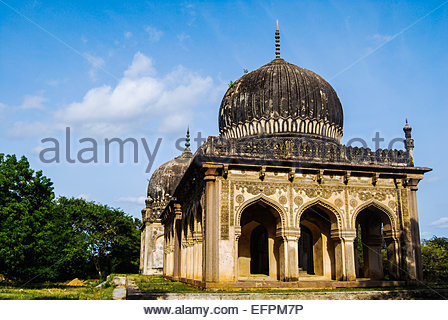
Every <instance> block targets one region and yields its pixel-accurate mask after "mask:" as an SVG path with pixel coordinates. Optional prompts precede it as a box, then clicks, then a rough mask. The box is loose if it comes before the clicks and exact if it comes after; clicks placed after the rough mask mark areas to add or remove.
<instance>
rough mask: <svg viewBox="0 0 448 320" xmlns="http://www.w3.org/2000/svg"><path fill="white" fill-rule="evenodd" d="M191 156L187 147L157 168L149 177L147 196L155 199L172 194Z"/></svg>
mask: <svg viewBox="0 0 448 320" xmlns="http://www.w3.org/2000/svg"><path fill="white" fill-rule="evenodd" d="M192 158H193V154H192V153H191V151H190V150H189V149H187V150H185V151H184V152H183V153H182V154H181V155H180V156H178V157H176V158H174V159H173V160H170V161H168V162H166V163H164V164H162V165H161V166H160V167H159V168H157V169H156V171H154V173H153V174H152V176H151V179H149V183H148V197H150V198H151V199H152V200H157V199H162V198H166V197H168V196H172V195H173V193H174V191H175V190H176V187H177V185H178V184H179V182H180V180H181V179H182V176H183V175H184V173H185V171H186V170H187V168H188V165H189V164H190V161H191V159H192Z"/></svg>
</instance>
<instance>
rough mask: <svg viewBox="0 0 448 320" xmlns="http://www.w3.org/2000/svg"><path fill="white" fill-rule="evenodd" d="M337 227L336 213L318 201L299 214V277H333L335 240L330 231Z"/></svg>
mask: <svg viewBox="0 0 448 320" xmlns="http://www.w3.org/2000/svg"><path fill="white" fill-rule="evenodd" d="M335 228H337V217H336V215H335V214H334V213H333V212H332V211H331V210H329V209H327V208H326V207H324V206H322V205H320V204H319V203H317V204H314V205H312V206H311V207H309V208H307V209H305V211H303V213H302V214H301V216H300V238H299V243H298V251H299V252H298V255H299V266H298V267H299V278H300V277H301V276H302V277H303V276H318V277H320V278H323V279H335V277H336V268H335V245H336V244H335V242H334V240H333V239H332V238H331V231H332V230H334V229H335Z"/></svg>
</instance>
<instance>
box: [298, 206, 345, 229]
mask: <svg viewBox="0 0 448 320" xmlns="http://www.w3.org/2000/svg"><path fill="white" fill-rule="evenodd" d="M314 206H317V207H321V208H323V209H324V210H325V211H327V212H331V213H332V214H330V215H329V218H330V222H331V229H332V230H335V231H336V230H337V231H338V232H339V233H340V231H341V230H342V221H343V219H342V215H341V213H340V212H339V210H338V209H336V208H335V207H334V206H333V205H332V204H331V203H329V202H328V201H325V200H324V199H322V198H316V199H314V200H312V201H310V202H308V203H305V204H304V205H303V206H302V207H301V208H300V210H299V213H298V214H297V217H296V219H295V221H296V225H297V226H300V218H301V217H302V214H303V213H304V212H305V211H306V210H308V209H310V208H312V207H314Z"/></svg>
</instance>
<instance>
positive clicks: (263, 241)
mask: <svg viewBox="0 0 448 320" xmlns="http://www.w3.org/2000/svg"><path fill="white" fill-rule="evenodd" d="M280 224H281V219H280V215H279V213H278V212H277V210H276V209H275V208H273V207H272V206H271V205H269V204H267V203H265V202H264V201H262V200H260V201H258V202H256V203H254V204H252V205H250V206H248V207H247V208H245V209H244V211H243V212H242V214H241V219H240V226H241V236H240V237H239V239H238V277H239V279H247V278H253V277H269V278H270V279H272V280H278V277H279V246H280V243H281V241H280V239H279V238H277V237H276V230H277V228H278V227H279V226H280Z"/></svg>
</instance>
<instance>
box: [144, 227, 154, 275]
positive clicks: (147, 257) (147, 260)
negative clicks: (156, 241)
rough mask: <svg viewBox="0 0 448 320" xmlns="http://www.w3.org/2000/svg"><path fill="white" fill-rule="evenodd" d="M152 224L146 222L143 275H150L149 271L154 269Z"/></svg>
mask: <svg viewBox="0 0 448 320" xmlns="http://www.w3.org/2000/svg"><path fill="white" fill-rule="evenodd" d="M151 238H152V237H151V223H149V222H148V221H146V222H145V248H144V253H143V274H149V270H150V269H151V268H152V259H151V254H152V251H151V248H152V243H151Z"/></svg>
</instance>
